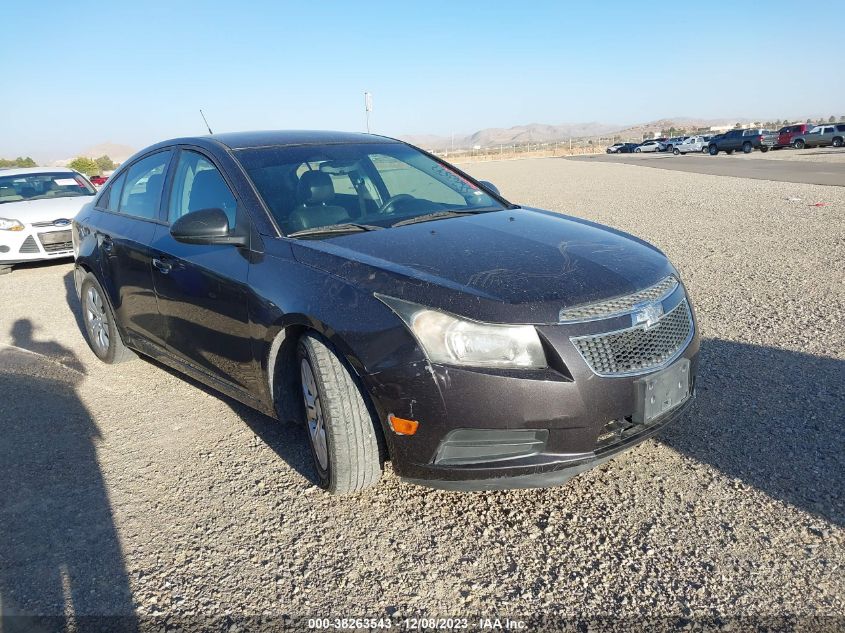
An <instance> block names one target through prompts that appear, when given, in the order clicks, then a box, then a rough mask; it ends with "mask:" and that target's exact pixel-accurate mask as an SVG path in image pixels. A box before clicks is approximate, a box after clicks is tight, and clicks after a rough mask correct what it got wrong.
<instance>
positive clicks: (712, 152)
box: [707, 145, 719, 156]
mask: <svg viewBox="0 0 845 633" xmlns="http://www.w3.org/2000/svg"><path fill="white" fill-rule="evenodd" d="M707 151H708V152H709V153H710V155H711V156H715V155H716V154H718V153H719V149H718V148H717V147H716V146H715V145H711V146H710V147H708V148H707Z"/></svg>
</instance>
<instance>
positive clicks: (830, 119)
mask: <svg viewBox="0 0 845 633" xmlns="http://www.w3.org/2000/svg"><path fill="white" fill-rule="evenodd" d="M827 122H828V123H836V117H835V116H833V115H832V114H831V115H830V118H829V119H828V120H827Z"/></svg>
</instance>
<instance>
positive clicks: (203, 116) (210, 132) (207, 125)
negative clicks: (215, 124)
mask: <svg viewBox="0 0 845 633" xmlns="http://www.w3.org/2000/svg"><path fill="white" fill-rule="evenodd" d="M200 116H201V117H202V120H203V121H205V127H207V128H208V133H209V134H212V135H213V134H214V132H212V131H211V126H210V125H209V124H208V119H206V118H205V115H204V114H203V113H202V108H200Z"/></svg>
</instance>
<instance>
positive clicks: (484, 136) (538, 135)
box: [400, 117, 752, 150]
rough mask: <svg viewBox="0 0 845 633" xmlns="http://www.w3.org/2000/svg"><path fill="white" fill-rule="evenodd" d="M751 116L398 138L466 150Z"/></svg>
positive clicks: (635, 133)
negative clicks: (477, 147) (476, 147)
mask: <svg viewBox="0 0 845 633" xmlns="http://www.w3.org/2000/svg"><path fill="white" fill-rule="evenodd" d="M750 122H752V119H746V118H738V119H695V118H691V117H676V118H671V119H658V120H656V121H649V122H647V123H636V124H633V125H616V124H610V123H597V122H590V123H563V124H561V125H547V124H543V123H531V124H529V125H517V126H515V127H510V128H498V127H492V128H485V129H483V130H478V131H477V132H474V133H473V134H468V135H455V136H454V138H453V137H451V136H435V135H431V134H421V135H405V136H401V137H400V138H401V139H402V140H404V141H407V142H409V143H411V144H413V145H417V146H419V147H423V148H425V149H435V150H444V149H451V148H452V147H454V148H455V149H466V148H471V147H475V146H480V147H495V146H496V145H514V144H517V145H523V144H525V143H529V142H531V143H549V142H554V141H566V140H568V139H570V138H585V137H596V136H620V137H632V138H633V137H641V136H642V135H643V134H646V133H649V132H660V131H661V130H668V129H669V128H672V127H674V128H686V129H690V128H701V127H707V128H709V127H717V126H725V125H734V124H736V123H750Z"/></svg>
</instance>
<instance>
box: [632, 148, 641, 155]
mask: <svg viewBox="0 0 845 633" xmlns="http://www.w3.org/2000/svg"><path fill="white" fill-rule="evenodd" d="M642 151H643V150H641V149H640V148H639V147H638V148H637V149H635V150H634V153H635V154H641V153H642Z"/></svg>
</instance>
